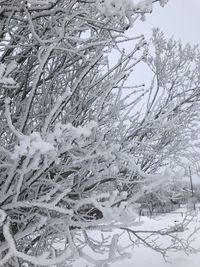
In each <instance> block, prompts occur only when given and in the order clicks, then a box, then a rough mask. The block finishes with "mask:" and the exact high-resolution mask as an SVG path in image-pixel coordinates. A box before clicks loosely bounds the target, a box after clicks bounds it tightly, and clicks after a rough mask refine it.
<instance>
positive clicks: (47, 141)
mask: <svg viewBox="0 0 200 267" xmlns="http://www.w3.org/2000/svg"><path fill="white" fill-rule="evenodd" d="M96 126H97V124H96V122H94V121H91V122H89V123H88V124H87V125H85V126H78V127H74V126H73V125H72V124H71V123H68V124H61V123H57V124H56V125H55V128H54V130H53V131H52V132H50V133H48V134H47V135H46V136H45V137H44V138H42V136H41V134H40V133H39V132H33V133H31V134H30V135H22V136H20V140H19V144H18V145H16V146H15V148H14V151H13V154H12V156H11V159H12V160H16V159H18V158H20V157H22V156H26V157H29V158H30V159H31V158H32V159H33V162H32V168H33V169H37V168H38V167H39V165H40V162H41V160H42V159H43V158H44V156H45V157H46V159H47V160H49V161H55V162H56V163H59V151H58V150H59V148H60V147H62V145H63V144H66V143H67V144H68V146H67V147H68V150H70V148H71V147H72V145H71V144H72V142H73V140H74V139H81V138H82V139H85V138H88V137H90V135H91V133H92V130H93V128H95V127H96Z"/></svg>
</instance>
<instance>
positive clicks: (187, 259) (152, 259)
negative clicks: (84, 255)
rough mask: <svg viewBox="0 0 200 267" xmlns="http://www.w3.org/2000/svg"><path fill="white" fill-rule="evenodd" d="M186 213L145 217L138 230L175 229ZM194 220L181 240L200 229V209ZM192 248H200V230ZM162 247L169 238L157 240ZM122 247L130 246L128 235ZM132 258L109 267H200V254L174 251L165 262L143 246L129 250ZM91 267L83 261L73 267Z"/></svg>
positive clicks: (178, 211)
mask: <svg viewBox="0 0 200 267" xmlns="http://www.w3.org/2000/svg"><path fill="white" fill-rule="evenodd" d="M185 213H186V209H185V208H180V209H178V210H176V211H175V212H172V213H168V214H164V215H159V216H156V217H155V218H152V219H151V218H148V217H146V216H143V217H141V218H140V220H141V221H142V222H143V223H142V225H141V226H139V227H138V228H139V229H140V230H154V229H155V230H158V229H164V228H167V227H173V226H175V225H178V224H179V223H180V222H182V220H183V218H184V216H183V214H185ZM189 217H190V219H192V221H191V223H190V224H189V226H188V228H187V230H186V231H185V232H184V233H179V234H178V236H179V237H180V238H185V239H186V238H187V237H188V236H189V235H190V233H192V232H193V231H194V229H195V228H198V227H200V211H199V208H198V212H197V213H196V214H194V213H193V215H191V216H189ZM193 238H194V240H193V241H192V244H191V245H192V247H194V248H196V249H198V248H200V230H199V231H197V232H196V233H195V235H194V236H193V237H192V239H193ZM157 242H160V243H161V244H162V245H164V246H165V245H166V244H167V242H168V241H167V237H165V236H162V237H161V239H159V240H157ZM120 244H121V245H122V246H124V247H125V246H126V245H128V244H130V240H129V239H128V236H127V235H123V237H122V238H121V243H120ZM129 252H130V253H131V255H132V257H131V258H129V259H125V260H122V261H118V262H115V263H113V264H112V265H109V266H111V267H122V266H123V267H199V266H200V252H196V253H192V254H190V255H187V254H186V253H184V252H183V251H174V252H169V253H167V256H168V257H167V261H165V260H164V259H163V257H162V255H161V254H160V253H158V252H156V251H154V250H152V249H150V248H147V247H144V246H143V245H139V246H137V245H136V246H135V247H134V248H131V249H129ZM84 266H88V267H89V266H90V265H87V263H86V262H84V261H83V260H81V261H80V262H77V263H76V264H74V265H73V267H84Z"/></svg>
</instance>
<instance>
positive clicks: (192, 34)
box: [131, 0, 200, 44]
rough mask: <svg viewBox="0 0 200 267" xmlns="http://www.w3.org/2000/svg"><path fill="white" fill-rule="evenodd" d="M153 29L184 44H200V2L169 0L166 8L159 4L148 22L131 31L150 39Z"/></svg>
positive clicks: (149, 16)
mask: <svg viewBox="0 0 200 267" xmlns="http://www.w3.org/2000/svg"><path fill="white" fill-rule="evenodd" d="M153 27H159V28H160V29H161V30H162V31H163V32H164V33H166V35H167V36H168V37H171V36H172V35H173V36H174V39H177V40H178V39H181V40H182V41H183V43H191V44H200V0H169V2H168V4H167V5H166V6H165V7H164V8H162V7H160V5H159V4H158V3H157V4H155V5H154V10H153V12H152V14H149V15H147V16H146V21H145V22H144V23H141V22H139V23H137V24H136V25H135V27H133V29H131V31H136V32H140V34H141V33H143V34H144V35H146V36H147V37H149V36H150V35H151V29H152V28H153Z"/></svg>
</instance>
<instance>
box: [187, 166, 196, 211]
mask: <svg viewBox="0 0 200 267" xmlns="http://www.w3.org/2000/svg"><path fill="white" fill-rule="evenodd" d="M189 177H190V187H191V193H192V204H193V209H194V210H195V209H196V205H195V200H194V187H193V180H192V171H191V167H190V166H189Z"/></svg>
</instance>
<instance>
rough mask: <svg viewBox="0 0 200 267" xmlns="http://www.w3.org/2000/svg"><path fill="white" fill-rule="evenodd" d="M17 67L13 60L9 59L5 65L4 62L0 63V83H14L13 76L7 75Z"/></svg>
mask: <svg viewBox="0 0 200 267" xmlns="http://www.w3.org/2000/svg"><path fill="white" fill-rule="evenodd" d="M16 67H17V63H16V62H15V61H11V62H10V63H9V64H8V65H7V66H6V65H5V64H0V84H1V83H2V84H5V85H15V84H16V82H15V80H14V79H13V78H11V77H8V75H9V74H10V73H11V72H12V71H13V70H14V69H15V68H16Z"/></svg>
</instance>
